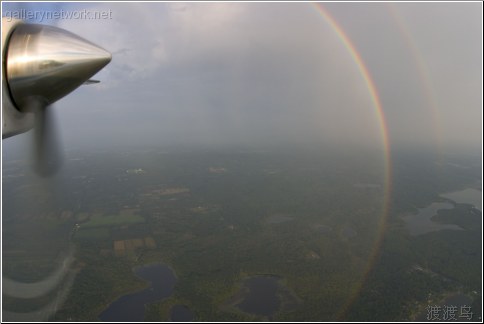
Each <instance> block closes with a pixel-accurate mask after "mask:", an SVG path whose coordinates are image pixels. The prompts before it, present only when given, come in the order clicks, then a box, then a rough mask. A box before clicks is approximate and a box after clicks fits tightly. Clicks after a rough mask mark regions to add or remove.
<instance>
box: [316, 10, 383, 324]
mask: <svg viewBox="0 0 484 324" xmlns="http://www.w3.org/2000/svg"><path fill="white" fill-rule="evenodd" d="M313 4H314V8H316V9H317V11H318V12H319V13H320V14H321V16H323V18H324V20H325V21H326V22H327V23H328V24H329V26H330V27H331V29H332V30H333V31H334V32H335V34H336V35H337V36H338V38H339V40H340V41H341V42H342V43H343V45H344V47H345V48H346V50H347V51H348V53H349V54H350V56H351V58H352V59H353V62H354V63H355V64H356V67H357V68H358V71H359V72H360V74H361V76H362V77H363V80H364V81H365V84H366V87H367V89H368V92H369V94H370V98H371V102H372V104H373V107H374V113H375V116H376V119H377V121H378V125H379V131H380V135H381V140H382V144H383V151H384V153H383V155H384V156H383V159H384V182H385V183H384V197H383V204H382V211H381V217H380V219H379V221H378V229H377V236H376V238H375V240H374V243H373V246H372V251H371V254H370V257H369V258H368V261H367V263H366V266H365V268H364V271H363V276H362V280H361V281H360V282H358V284H357V285H356V287H355V288H354V292H353V294H352V296H351V297H350V298H349V299H348V300H347V302H346V303H345V304H344V305H343V307H341V309H340V311H339V313H338V314H337V317H338V318H341V317H342V316H344V315H345V313H346V312H347V310H348V309H349V307H350V306H351V305H352V304H353V302H354V301H355V300H356V298H357V297H358V296H359V294H360V292H361V289H362V287H363V284H364V283H365V281H366V279H367V277H368V274H369V273H370V270H371V269H372V268H373V264H374V263H375V260H376V258H377V256H378V254H379V251H380V247H381V243H382V240H383V237H384V233H385V228H386V223H387V218H388V213H389V208H390V198H391V188H392V169H391V154H390V139H389V135H388V126H387V123H386V119H385V113H384V111H383V106H382V104H381V101H380V98H379V95H378V91H377V89H376V86H375V83H374V81H373V79H372V78H371V74H370V72H369V71H368V68H367V67H366V65H365V62H364V61H363V59H362V58H361V55H360V53H359V52H358V50H357V49H356V47H355V46H354V45H353V44H352V43H351V40H350V38H349V37H348V36H347V35H346V34H345V32H344V30H343V29H342V28H341V26H340V25H339V24H338V23H337V22H336V20H334V19H333V17H331V15H330V14H329V13H328V11H327V10H326V9H325V8H324V7H323V6H322V5H321V4H319V3H313Z"/></svg>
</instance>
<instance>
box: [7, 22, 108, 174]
mask: <svg viewBox="0 0 484 324" xmlns="http://www.w3.org/2000/svg"><path fill="white" fill-rule="evenodd" d="M8 43H9V44H8V51H7V53H8V54H7V55H6V57H7V60H6V64H5V66H6V70H5V72H6V78H7V84H8V90H9V92H10V95H11V98H12V100H13V102H14V104H15V106H16V107H17V109H18V110H20V111H21V112H23V113H33V114H35V126H34V127H35V130H34V136H35V139H34V155H35V165H34V168H35V170H36V171H37V173H39V174H40V175H44V176H45V175H50V174H53V173H55V172H56V171H57V170H58V168H59V166H60V164H61V152H60V150H59V145H58V144H57V143H56V142H57V141H58V140H59V137H58V136H57V134H56V129H55V125H54V120H53V116H52V113H51V110H52V107H51V105H52V103H54V102H55V101H57V100H59V99H60V98H62V97H64V96H65V95H67V94H69V93H70V92H72V91H73V90H74V89H76V88H77V87H79V86H80V85H82V84H83V83H84V82H86V81H87V80H88V79H89V78H90V77H91V76H93V75H94V74H96V73H97V72H98V71H99V70H101V69H102V68H103V67H104V66H105V65H107V64H108V63H109V62H110V61H111V54H110V53H109V52H108V51H106V50H104V49H103V48H101V47H99V46H97V45H95V44H93V43H91V42H89V41H87V40H85V39H83V38H81V37H79V36H77V35H75V34H72V33H70V32H68V31H66V30H63V29H60V28H56V27H52V26H45V25H37V24H19V25H17V26H16V27H15V30H14V31H13V32H12V34H11V36H10V39H9V41H8Z"/></svg>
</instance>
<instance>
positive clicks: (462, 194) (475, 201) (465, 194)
mask: <svg viewBox="0 0 484 324" xmlns="http://www.w3.org/2000/svg"><path fill="white" fill-rule="evenodd" d="M440 196H441V197H444V198H447V199H450V200H452V201H455V202H456V203H458V204H470V205H473V206H474V207H475V208H476V209H478V210H480V211H481V212H482V192H481V191H480V190H476V189H473V188H467V189H464V190H459V191H453V192H449V193H445V194H442V195H440Z"/></svg>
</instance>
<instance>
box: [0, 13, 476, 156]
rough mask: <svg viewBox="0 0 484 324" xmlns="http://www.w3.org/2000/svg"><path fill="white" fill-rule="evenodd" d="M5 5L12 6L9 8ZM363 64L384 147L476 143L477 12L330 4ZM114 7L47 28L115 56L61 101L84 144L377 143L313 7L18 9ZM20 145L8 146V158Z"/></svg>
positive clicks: (349, 67)
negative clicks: (383, 126)
mask: <svg viewBox="0 0 484 324" xmlns="http://www.w3.org/2000/svg"><path fill="white" fill-rule="evenodd" d="M3 5H4V8H3V10H4V15H5V11H6V10H16V9H18V8H20V5H18V4H3ZM323 6H324V7H325V8H326V10H327V12H328V13H329V14H330V15H331V16H332V17H333V19H334V20H335V21H336V22H337V23H338V24H339V25H340V26H341V28H342V30H343V31H344V33H345V34H346V35H347V37H348V38H349V39H350V40H351V42H352V44H353V45H354V47H355V48H356V49H357V51H358V52H359V54H360V55H361V57H362V59H363V61H364V63H365V65H366V67H367V69H368V71H369V73H370V74H371V76H372V78H373V80H374V82H375V85H376V88H377V91H378V93H379V95H380V99H381V102H382V105H383V110H384V113H385V118H386V122H387V125H388V130H389V136H390V142H391V144H392V145H398V144H399V143H406V144H407V143H408V144H418V145H422V144H426V145H428V146H431V147H436V148H437V147H439V149H443V150H445V149H450V148H452V147H457V146H458V147H469V148H472V149H476V150H480V148H481V146H482V144H481V139H482V137H481V136H482V135H481V134H482V3H394V4H388V3H386V4H381V3H326V4H324V5H323ZM22 8H27V9H29V10H48V11H49V10H50V11H52V10H61V9H62V10H66V11H76V10H84V9H85V10H88V11H92V12H94V11H102V10H104V11H108V10H109V11H110V12H111V14H110V16H111V19H104V20H101V19H99V20H88V19H63V20H45V21H43V22H42V23H44V24H52V25H56V26H59V27H62V28H65V29H67V30H69V31H72V32H74V33H77V34H78V35H80V36H82V37H84V38H86V39H88V40H90V41H92V42H94V43H96V44H98V45H101V46H102V47H104V48H106V49H107V50H109V51H110V52H111V53H113V60H112V62H111V63H110V64H109V65H108V66H107V67H106V68H105V69H104V70H103V71H101V72H100V73H99V74H98V75H97V76H96V77H95V78H96V79H100V80H101V81H102V83H101V84H98V85H90V86H83V87H81V88H80V89H78V90H76V91H75V92H74V93H72V94H71V95H69V96H68V97H66V98H64V99H62V100H61V101H59V102H58V103H57V104H56V105H55V108H54V109H55V111H56V113H57V116H58V122H59V123H60V131H61V132H62V135H63V143H64V145H66V146H67V147H75V146H76V145H77V144H79V143H96V144H97V145H101V146H102V145H106V146H108V145H112V144H113V143H129V144H135V145H143V144H153V143H161V144H178V143H183V144H204V145H207V144H208V145H210V144H214V145H219V144H228V145H232V144H242V145H254V144H261V145H267V144H271V143H276V144H284V143H289V144H297V145H300V144H312V143H325V142H329V143H337V144H338V145H345V144H348V143H351V144H370V145H375V146H381V145H382V144H381V143H382V139H381V130H380V124H379V121H378V116H377V115H376V113H375V107H374V105H373V103H372V100H371V97H370V94H369V91H368V88H367V85H366V83H365V80H364V78H363V77H362V75H361V73H360V70H359V69H358V66H357V64H356V63H355V61H354V60H353V59H352V56H351V55H350V53H349V51H348V49H347V48H346V47H345V46H344V44H343V42H342V41H341V39H340V37H338V35H337V33H336V32H335V30H334V26H331V24H330V23H329V22H328V21H327V19H325V18H324V16H323V15H321V13H320V12H319V11H318V9H317V8H316V6H315V5H314V4H310V3H278V4H277V3H201V4H196V3H189V4H183V3H80V4H73V3H70V4H59V3H55V4H52V3H51V4H35V3H30V4H23V7H22ZM21 140H22V136H18V138H13V139H10V140H8V141H9V142H8V143H6V141H4V143H3V144H4V151H5V150H6V149H7V148H8V147H9V145H13V143H14V141H21Z"/></svg>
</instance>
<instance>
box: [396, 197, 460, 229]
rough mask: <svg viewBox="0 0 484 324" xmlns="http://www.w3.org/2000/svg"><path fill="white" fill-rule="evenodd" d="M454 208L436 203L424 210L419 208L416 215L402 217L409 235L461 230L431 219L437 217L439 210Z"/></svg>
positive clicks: (455, 226)
mask: <svg viewBox="0 0 484 324" xmlns="http://www.w3.org/2000/svg"><path fill="white" fill-rule="evenodd" d="M452 208H454V206H453V205H452V204H450V203H441V202H438V203H437V202H436V203H432V204H430V205H429V206H427V207H425V208H420V209H419V210H418V212H417V214H412V215H407V216H404V217H403V220H404V221H405V223H406V224H405V225H406V227H407V229H408V230H409V231H410V235H421V234H425V233H429V232H434V231H441V230H444V229H451V230H462V228H461V227H459V226H457V225H454V224H442V223H438V222H434V221H432V219H431V218H432V217H433V216H435V215H437V212H438V211H439V210H441V209H452Z"/></svg>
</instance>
